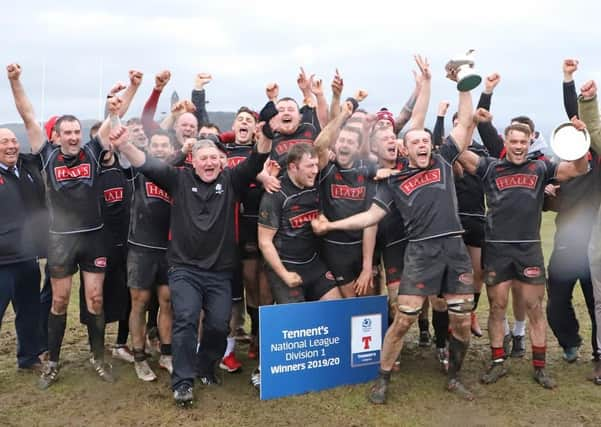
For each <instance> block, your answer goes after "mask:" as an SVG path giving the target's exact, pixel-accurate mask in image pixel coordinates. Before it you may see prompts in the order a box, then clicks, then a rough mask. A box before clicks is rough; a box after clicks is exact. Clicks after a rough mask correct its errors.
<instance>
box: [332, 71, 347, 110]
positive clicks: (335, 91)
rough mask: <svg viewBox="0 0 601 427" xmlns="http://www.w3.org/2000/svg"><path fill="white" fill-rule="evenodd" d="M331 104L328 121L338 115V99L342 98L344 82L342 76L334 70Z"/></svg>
mask: <svg viewBox="0 0 601 427" xmlns="http://www.w3.org/2000/svg"><path fill="white" fill-rule="evenodd" d="M331 87H332V102H331V103H330V120H334V118H336V116H337V115H338V114H340V97H341V96H342V89H343V88H344V81H343V80H342V76H341V75H340V73H339V72H338V68H336V74H335V75H334V79H333V80H332V85H331Z"/></svg>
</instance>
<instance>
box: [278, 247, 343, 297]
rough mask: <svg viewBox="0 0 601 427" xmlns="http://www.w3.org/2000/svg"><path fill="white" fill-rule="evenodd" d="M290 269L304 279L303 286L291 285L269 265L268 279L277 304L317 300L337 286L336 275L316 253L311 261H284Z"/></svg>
mask: <svg viewBox="0 0 601 427" xmlns="http://www.w3.org/2000/svg"><path fill="white" fill-rule="evenodd" d="M282 263H283V264H284V266H285V267H286V269H287V270H288V271H291V272H295V273H298V275H300V276H301V278H302V279H303V283H302V285H301V286H297V287H294V288H291V287H289V286H288V285H287V284H286V283H284V281H283V280H282V279H281V278H280V276H278V275H277V274H276V273H275V272H274V271H273V270H272V269H271V267H270V266H269V265H268V266H267V268H266V273H267V281H268V283H269V287H270V288H271V293H272V294H273V298H274V300H275V302H276V303H277V304H288V303H292V302H304V301H317V300H319V299H320V298H321V297H322V296H324V295H325V294H326V293H328V292H329V291H330V290H331V289H333V288H335V287H336V280H334V275H333V274H332V273H331V272H330V271H329V270H328V269H327V267H326V265H325V264H324V263H323V261H321V260H320V259H319V257H318V256H317V255H316V256H315V257H314V258H313V259H312V260H311V261H309V262H306V263H304V264H297V263H292V262H287V261H282Z"/></svg>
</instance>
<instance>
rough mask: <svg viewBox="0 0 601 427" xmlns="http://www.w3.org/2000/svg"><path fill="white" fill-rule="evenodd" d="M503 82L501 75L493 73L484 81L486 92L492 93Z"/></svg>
mask: <svg viewBox="0 0 601 427" xmlns="http://www.w3.org/2000/svg"><path fill="white" fill-rule="evenodd" d="M500 81H501V76H500V75H499V73H493V74H491V75H490V76H488V77H486V79H485V80H484V92H485V93H492V92H493V90H495V88H496V87H497V85H498V84H499V82H500Z"/></svg>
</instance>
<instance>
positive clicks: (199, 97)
mask: <svg viewBox="0 0 601 427" xmlns="http://www.w3.org/2000/svg"><path fill="white" fill-rule="evenodd" d="M212 80H213V76H211V75H210V74H208V73H199V74H197V75H196V77H195V78H194V89H193V90H192V104H194V107H196V111H195V112H194V115H195V116H196V120H197V121H198V129H200V128H201V127H203V125H205V124H207V123H209V113H207V101H206V92H205V89H204V87H205V86H206V85H207V84H209V83H211V81H212Z"/></svg>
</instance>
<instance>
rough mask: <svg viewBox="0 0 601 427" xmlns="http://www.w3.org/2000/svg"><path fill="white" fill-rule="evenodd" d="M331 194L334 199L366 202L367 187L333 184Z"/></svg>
mask: <svg viewBox="0 0 601 427" xmlns="http://www.w3.org/2000/svg"><path fill="white" fill-rule="evenodd" d="M330 193H331V195H332V198H333V199H347V200H365V187H349V186H348V185H338V184H332V185H331V186H330Z"/></svg>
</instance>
